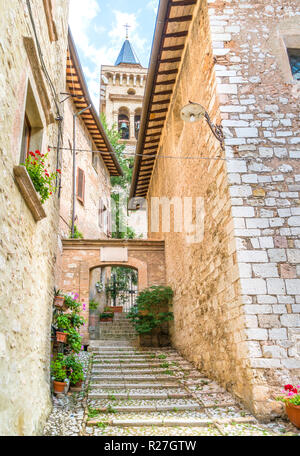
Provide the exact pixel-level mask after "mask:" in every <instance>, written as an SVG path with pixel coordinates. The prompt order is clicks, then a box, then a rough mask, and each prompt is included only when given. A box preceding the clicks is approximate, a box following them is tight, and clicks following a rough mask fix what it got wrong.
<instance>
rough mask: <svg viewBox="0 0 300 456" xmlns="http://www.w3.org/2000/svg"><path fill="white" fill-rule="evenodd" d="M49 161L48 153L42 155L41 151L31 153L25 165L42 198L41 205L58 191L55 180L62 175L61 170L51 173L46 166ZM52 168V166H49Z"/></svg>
mask: <svg viewBox="0 0 300 456" xmlns="http://www.w3.org/2000/svg"><path fill="white" fill-rule="evenodd" d="M47 159H48V153H46V154H42V153H41V152H40V151H39V150H36V151H35V152H29V154H28V157H27V158H26V160H25V163H23V166H25V168H26V170H27V172H28V174H29V176H30V179H31V180H32V183H33V185H34V188H35V189H36V191H37V192H38V193H39V194H40V196H41V203H42V204H44V202H45V201H46V200H47V199H48V198H50V195H52V194H53V193H54V192H55V191H56V187H55V180H56V177H57V176H58V174H61V170H60V169H57V170H56V172H52V173H50V171H48V170H47V169H46V168H45V166H46V162H47ZM48 166H50V164H48Z"/></svg>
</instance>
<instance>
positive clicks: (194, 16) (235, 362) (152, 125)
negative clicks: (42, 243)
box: [131, 0, 300, 419]
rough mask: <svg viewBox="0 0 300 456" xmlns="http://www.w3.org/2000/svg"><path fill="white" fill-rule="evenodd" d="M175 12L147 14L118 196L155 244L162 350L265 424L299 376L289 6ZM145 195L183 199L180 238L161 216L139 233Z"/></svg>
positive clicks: (208, 4)
mask: <svg viewBox="0 0 300 456" xmlns="http://www.w3.org/2000/svg"><path fill="white" fill-rule="evenodd" d="M179 3H180V2H179ZM189 3H190V4H189V5H186V6H182V5H180V6H176V5H175V3H174V2H173V3H172V4H171V2H169V1H168V0H166V1H162V2H161V4H160V8H159V13H158V14H159V18H158V25H157V28H156V33H155V39H154V47H153V52H152V58H151V63H150V68H149V75H150V74H151V77H149V79H148V82H147V86H146V90H145V107H144V109H143V113H144V114H143V116H142V120H141V133H140V138H139V142H138V145H137V153H142V154H143V157H142V158H139V157H136V163H135V169H134V179H133V184H132V189H131V196H132V197H139V198H147V203H148V212H149V237H150V238H152V239H161V238H163V239H164V240H165V245H166V281H167V283H168V284H169V285H171V286H172V287H173V289H174V291H175V299H174V314H175V321H174V328H173V336H172V337H173V343H174V345H175V346H176V347H177V348H178V349H179V350H180V351H181V352H182V353H183V354H184V355H185V356H186V357H187V358H188V359H190V360H192V361H194V362H195V363H196V365H197V366H199V367H200V368H201V369H202V370H203V371H204V372H206V374H207V375H208V376H210V377H211V378H214V379H216V380H218V381H219V382H220V383H221V384H222V385H223V386H225V387H226V388H227V389H228V390H229V391H231V392H233V393H234V394H235V395H236V396H237V397H238V398H239V399H240V400H242V401H243V402H244V403H245V404H246V405H247V406H248V407H249V408H250V409H251V410H252V411H253V412H254V413H255V414H256V415H257V416H258V417H260V418H264V419H269V418H270V417H272V416H275V415H277V414H279V413H281V410H282V406H281V404H279V403H278V402H276V401H275V400H274V397H275V396H276V394H278V393H279V392H280V391H281V389H282V385H283V384H285V383H287V382H288V383H294V382H298V383H299V374H300V269H299V262H300V243H299V234H300V217H299V215H300V212H299V211H300V210H299V204H300V185H299V182H300V162H299V158H300V149H299V144H300V134H299V133H300V129H299V93H300V91H299V81H297V74H296V73H295V70H293V72H292V69H291V62H292V60H291V56H292V55H294V56H297V55H298V56H299V48H300V46H299V36H300V35H299V29H300V27H299V26H300V10H299V3H298V2H297V1H284V0H283V1H282V0H280V1H279V0H272V1H269V2H268V4H266V2H264V1H261V0H257V1H255V2H252V1H251V2H250V1H249V0H242V1H241V0H238V1H237V0H230V1H223V0H222V1H221V0H208V1H196V0H195V2H189ZM162 24H166V25H165V26H163V25H162ZM296 60H297V58H296ZM294 61H295V60H294ZM157 62H159V63H160V64H159V65H157ZM174 75H175V76H174ZM162 85H163V90H162ZM162 92H164V93H162ZM189 100H191V101H193V102H198V103H200V104H201V105H203V106H204V107H205V108H206V110H207V111H208V113H209V116H210V118H211V120H212V121H213V122H214V123H215V124H218V123H222V126H223V132H224V135H225V148H224V149H225V150H222V148H221V147H220V143H219V142H218V140H217V139H216V138H215V137H214V135H213V134H212V132H211V130H210V129H209V127H208V125H207V122H205V121H204V120H202V121H200V122H197V123H195V124H192V123H188V122H184V121H183V120H182V118H181V116H180V112H181V108H182V107H183V106H185V105H187V104H188V103H189ZM147 112H149V113H150V114H149V117H147V115H146V113H147ZM157 157H159V159H158V158H157ZM167 157H174V158H167ZM185 158H189V159H185ZM154 197H158V198H161V197H167V198H169V200H171V199H172V198H176V197H179V199H180V198H183V197H190V198H192V201H193V204H194V216H193V218H192V219H191V220H186V222H187V223H186V224H185V231H182V230H181V229H180V228H181V227H179V229H178V224H177V225H176V218H175V222H174V223H175V226H174V224H173V226H172V225H171V232H169V233H168V232H165V231H166V230H163V228H162V226H161V224H160V226H159V229H158V230H156V231H157V232H153V225H152V226H151V221H153V208H154V203H153V201H156V200H153V198H154ZM197 198H198V201H200V202H201V204H200V206H199V207H198V215H199V223H200V225H201V228H203V229H204V233H202V232H200V238H198V239H194V240H192V242H191V238H189V237H188V236H187V235H188V234H189V231H191V229H190V226H188V225H189V224H191V223H195V219H196V215H195V211H196V207H195V205H196V200H197ZM180 201H181V203H179V205H180V204H182V199H180ZM173 202H175V200H173ZM151 204H152V211H151ZM177 209H178V208H177ZM181 210H183V206H181ZM179 211H180V208H179ZM174 212H175V213H176V206H175V207H174V209H173V210H172V212H171V213H174ZM179 213H180V212H179ZM177 214H178V212H177ZM152 223H153V222H152ZM201 233H202V234H201ZM298 383H297V384H298Z"/></svg>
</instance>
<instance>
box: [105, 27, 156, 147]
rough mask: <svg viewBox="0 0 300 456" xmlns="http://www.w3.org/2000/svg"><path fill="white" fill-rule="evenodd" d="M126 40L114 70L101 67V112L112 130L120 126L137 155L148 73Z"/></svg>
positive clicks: (125, 140) (122, 133) (113, 67)
mask: <svg viewBox="0 0 300 456" xmlns="http://www.w3.org/2000/svg"><path fill="white" fill-rule="evenodd" d="M126 28H127V32H126V39H125V41H124V44H123V46H122V49H121V51H120V53H119V55H118V58H117V60H116V63H115V65H114V66H109V65H102V66H101V83H100V84H101V91H100V94H101V95H100V112H101V113H104V114H105V116H106V119H107V123H108V125H109V127H111V126H112V125H113V124H115V125H117V126H118V129H119V132H120V134H121V136H122V142H124V143H125V144H126V150H127V151H130V152H134V151H135V146H136V141H137V137H138V132H139V127H140V120H141V113H142V103H143V98H144V92H145V84H146V78H147V73H148V69H147V68H143V67H142V65H141V64H140V61H139V59H138V57H137V55H136V53H135V52H134V49H133V47H132V45H131V43H130V41H129V40H128V26H126Z"/></svg>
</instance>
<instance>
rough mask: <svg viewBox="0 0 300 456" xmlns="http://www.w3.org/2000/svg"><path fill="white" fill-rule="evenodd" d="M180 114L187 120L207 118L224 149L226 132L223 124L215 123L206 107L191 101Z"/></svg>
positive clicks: (194, 120) (193, 120)
mask: <svg viewBox="0 0 300 456" xmlns="http://www.w3.org/2000/svg"><path fill="white" fill-rule="evenodd" d="M180 116H181V118H182V120H184V121H185V122H191V123H192V122H198V121H199V120H201V119H203V118H204V119H205V120H206V122H207V123H208V125H209V128H210V129H211V131H212V132H213V134H214V136H215V137H216V138H217V140H218V141H220V143H221V146H222V149H224V134H223V130H222V125H215V124H214V123H212V121H211V120H210V117H209V114H208V112H207V111H206V109H205V108H204V107H203V106H202V105H201V104H199V103H194V102H192V101H190V102H189V104H188V105H186V106H184V107H183V108H182V109H181V111H180Z"/></svg>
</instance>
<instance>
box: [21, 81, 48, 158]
mask: <svg viewBox="0 0 300 456" xmlns="http://www.w3.org/2000/svg"><path fill="white" fill-rule="evenodd" d="M43 132H44V130H43V122H42V120H41V116H40V111H39V108H38V105H37V102H36V99H35V96H34V93H33V90H32V86H31V84H30V81H28V88H27V95H26V105H25V113H24V120H23V133H22V143H21V153H20V163H21V164H23V163H24V162H25V160H26V157H27V155H28V152H30V151H31V150H32V151H35V150H42V145H43Z"/></svg>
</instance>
